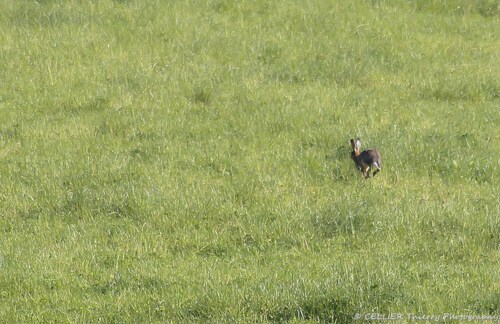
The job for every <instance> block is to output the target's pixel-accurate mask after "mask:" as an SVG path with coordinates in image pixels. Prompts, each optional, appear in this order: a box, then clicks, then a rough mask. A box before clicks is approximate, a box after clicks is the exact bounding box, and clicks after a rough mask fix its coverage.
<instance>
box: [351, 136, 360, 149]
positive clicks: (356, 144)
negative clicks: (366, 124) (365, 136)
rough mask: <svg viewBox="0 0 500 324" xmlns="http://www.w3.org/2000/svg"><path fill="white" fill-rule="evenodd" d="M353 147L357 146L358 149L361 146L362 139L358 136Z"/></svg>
mask: <svg viewBox="0 0 500 324" xmlns="http://www.w3.org/2000/svg"><path fill="white" fill-rule="evenodd" d="M353 147H355V148H356V149H358V150H359V149H360V148H361V140H360V139H359V138H356V142H354V145H353Z"/></svg>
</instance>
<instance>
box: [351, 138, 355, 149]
mask: <svg viewBox="0 0 500 324" xmlns="http://www.w3.org/2000/svg"><path fill="white" fill-rule="evenodd" d="M351 146H352V148H355V147H356V144H355V143H354V140H353V139H352V138H351Z"/></svg>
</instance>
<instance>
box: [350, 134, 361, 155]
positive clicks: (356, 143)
mask: <svg viewBox="0 0 500 324" xmlns="http://www.w3.org/2000/svg"><path fill="white" fill-rule="evenodd" d="M351 146H352V153H351V156H352V157H353V158H354V157H356V156H358V155H359V150H360V149H361V140H360V139H359V138H356V140H353V139H352V138H351Z"/></svg>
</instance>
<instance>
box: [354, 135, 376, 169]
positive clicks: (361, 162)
mask: <svg viewBox="0 0 500 324" xmlns="http://www.w3.org/2000/svg"><path fill="white" fill-rule="evenodd" d="M351 146H352V153H351V158H352V159H353V160H354V163H356V166H357V167H358V170H361V172H363V176H364V177H365V178H368V177H369V176H370V168H371V166H372V165H374V166H375V168H376V170H375V171H374V172H373V176H375V175H376V174H377V173H378V172H379V171H381V170H382V157H381V156H380V153H379V151H377V150H366V151H363V152H360V151H359V150H360V148H361V141H360V139H359V138H357V139H356V141H354V140H353V139H351Z"/></svg>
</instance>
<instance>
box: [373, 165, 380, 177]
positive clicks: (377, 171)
mask: <svg viewBox="0 0 500 324" xmlns="http://www.w3.org/2000/svg"><path fill="white" fill-rule="evenodd" d="M373 165H374V166H375V168H376V169H377V170H375V171H373V176H375V175H376V174H377V173H379V172H380V171H382V166H381V165H380V163H379V162H374V163H373Z"/></svg>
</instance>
